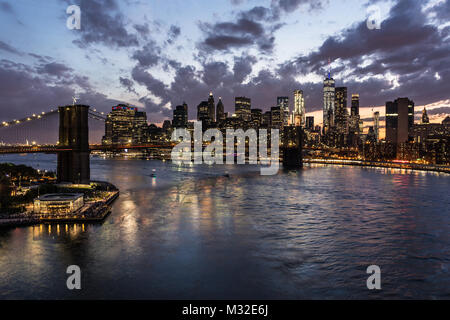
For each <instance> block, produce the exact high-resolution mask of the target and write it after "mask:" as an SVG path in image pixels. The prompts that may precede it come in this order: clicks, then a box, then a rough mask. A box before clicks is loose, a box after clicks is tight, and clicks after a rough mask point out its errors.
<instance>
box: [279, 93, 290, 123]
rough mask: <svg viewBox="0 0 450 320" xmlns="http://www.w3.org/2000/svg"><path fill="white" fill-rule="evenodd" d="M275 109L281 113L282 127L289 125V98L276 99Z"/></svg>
mask: <svg viewBox="0 0 450 320" xmlns="http://www.w3.org/2000/svg"><path fill="white" fill-rule="evenodd" d="M277 107H279V108H280V111H281V112H282V120H283V126H287V125H288V124H289V97H277Z"/></svg>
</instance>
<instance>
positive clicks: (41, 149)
mask: <svg viewBox="0 0 450 320" xmlns="http://www.w3.org/2000/svg"><path fill="white" fill-rule="evenodd" d="M175 145H176V143H163V144H140V145H129V144H125V145H101V144H91V145H89V150H90V151H97V150H98V151H119V150H124V149H167V148H173V147H174V146H175ZM204 146H206V145H204ZM303 150H307V151H315V150H316V151H331V152H336V151H338V150H336V149H333V148H318V147H303ZM65 151H73V149H70V148H64V147H58V146H57V145H39V146H38V145H31V146H20V145H19V146H0V154H13V153H58V152H65ZM347 151H348V152H352V151H353V150H347ZM353 152H356V151H353Z"/></svg>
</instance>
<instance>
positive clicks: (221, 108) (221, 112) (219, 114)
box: [216, 97, 225, 122]
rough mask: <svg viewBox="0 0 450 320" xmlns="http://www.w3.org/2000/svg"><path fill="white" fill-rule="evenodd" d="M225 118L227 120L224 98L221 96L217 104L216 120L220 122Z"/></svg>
mask: <svg viewBox="0 0 450 320" xmlns="http://www.w3.org/2000/svg"><path fill="white" fill-rule="evenodd" d="M223 120H225V107H224V106H223V103H222V98H221V97H219V102H217V106H216V121H217V122H220V121H223Z"/></svg>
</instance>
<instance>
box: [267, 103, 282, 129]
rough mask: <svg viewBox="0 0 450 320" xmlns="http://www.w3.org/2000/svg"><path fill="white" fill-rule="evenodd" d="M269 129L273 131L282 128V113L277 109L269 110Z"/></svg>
mask: <svg viewBox="0 0 450 320" xmlns="http://www.w3.org/2000/svg"><path fill="white" fill-rule="evenodd" d="M270 119H271V120H270V127H271V128H274V129H282V128H283V111H282V109H281V108H280V107H279V106H278V107H272V108H270Z"/></svg>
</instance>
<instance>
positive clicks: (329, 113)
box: [323, 72, 335, 133]
mask: <svg viewBox="0 0 450 320" xmlns="http://www.w3.org/2000/svg"><path fill="white" fill-rule="evenodd" d="M334 103H335V82H334V79H333V78H332V77H331V72H328V76H327V77H326V78H325V80H324V81H323V131H324V133H326V132H328V130H329V129H330V128H331V127H334V112H335V107H334Z"/></svg>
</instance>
